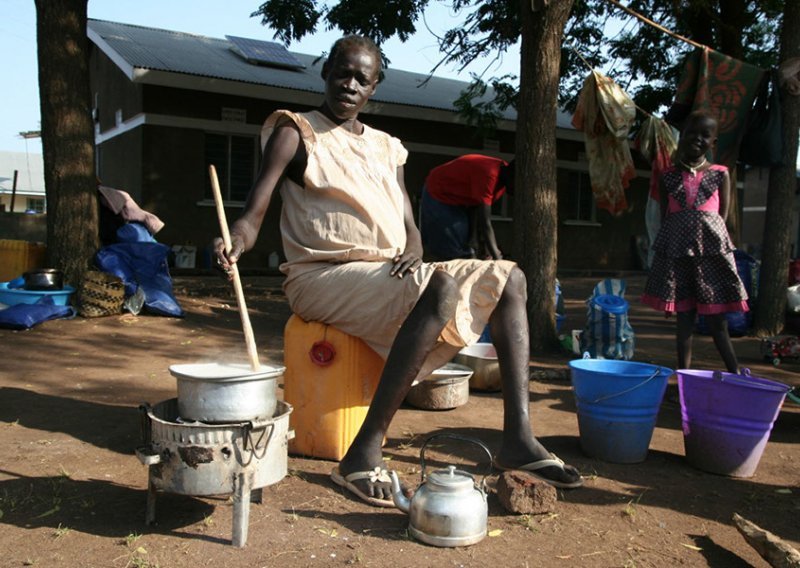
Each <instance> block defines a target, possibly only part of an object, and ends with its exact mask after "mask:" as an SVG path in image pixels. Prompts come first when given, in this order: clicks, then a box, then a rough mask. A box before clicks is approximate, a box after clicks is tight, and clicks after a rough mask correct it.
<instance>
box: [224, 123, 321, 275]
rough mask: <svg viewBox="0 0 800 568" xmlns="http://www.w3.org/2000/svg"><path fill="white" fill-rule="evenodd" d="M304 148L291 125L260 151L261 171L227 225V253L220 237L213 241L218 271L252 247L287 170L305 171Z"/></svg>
mask: <svg viewBox="0 0 800 568" xmlns="http://www.w3.org/2000/svg"><path fill="white" fill-rule="evenodd" d="M305 161H306V155H305V147H304V146H303V144H301V143H300V132H299V131H298V130H297V127H296V126H294V125H293V124H289V125H286V126H282V127H280V128H277V129H276V130H275V131H274V132H273V133H272V135H271V136H270V138H269V140H268V141H267V145H266V146H265V148H264V157H263V159H262V161H261V168H260V169H259V172H258V176H257V177H256V180H255V182H254V183H253V187H252V188H251V189H250V193H249V194H248V195H247V202H246V203H245V206H244V211H243V212H242V215H241V217H239V219H237V220H236V222H235V223H234V224H233V225H232V226H231V250H230V253H228V254H226V253H225V244H224V243H223V242H222V239H221V238H217V239H215V240H214V250H215V252H216V255H217V260H218V263H219V265H220V267H221V268H223V269H224V270H227V269H229V268H230V265H231V264H234V263H236V262H237V261H238V260H239V257H240V256H241V255H242V253H244V252H245V251H248V250H250V249H252V248H253V246H254V245H255V243H256V239H257V238H258V233H259V231H260V230H261V224H262V223H263V222H264V216H265V215H266V213H267V209H268V208H269V204H270V201H271V200H272V194H273V193H274V192H275V188H276V187H277V185H278V182H279V181H280V180H281V177H282V176H283V175H284V174H285V173H286V171H287V169H294V168H295V167H302V168H303V170H304V169H305Z"/></svg>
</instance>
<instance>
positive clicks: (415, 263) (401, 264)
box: [389, 250, 422, 278]
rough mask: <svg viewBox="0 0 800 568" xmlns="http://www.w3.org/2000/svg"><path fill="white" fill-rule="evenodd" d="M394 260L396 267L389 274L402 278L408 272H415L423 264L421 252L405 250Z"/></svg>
mask: <svg viewBox="0 0 800 568" xmlns="http://www.w3.org/2000/svg"><path fill="white" fill-rule="evenodd" d="M392 262H393V263H394V267H392V270H391V272H389V275H390V276H397V277H398V278H402V277H403V276H405V275H406V274H407V273H408V274H414V273H415V272H416V271H417V268H419V267H420V265H421V264H422V258H420V254H419V253H417V252H413V251H409V250H405V251H403V252H402V253H401V254H398V255H397V256H395V257H394V258H393V259H392Z"/></svg>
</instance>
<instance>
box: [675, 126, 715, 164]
mask: <svg viewBox="0 0 800 568" xmlns="http://www.w3.org/2000/svg"><path fill="white" fill-rule="evenodd" d="M716 141H717V123H716V121H714V120H713V119H711V118H698V119H696V120H692V121H691V122H690V123H689V124H687V125H686V128H685V129H684V130H683V133H682V134H681V139H680V146H681V154H682V155H683V157H684V158H686V159H699V158H700V157H702V156H705V155H706V153H707V152H708V151H709V150H710V149H711V148H712V147H713V146H714V144H715V143H716Z"/></svg>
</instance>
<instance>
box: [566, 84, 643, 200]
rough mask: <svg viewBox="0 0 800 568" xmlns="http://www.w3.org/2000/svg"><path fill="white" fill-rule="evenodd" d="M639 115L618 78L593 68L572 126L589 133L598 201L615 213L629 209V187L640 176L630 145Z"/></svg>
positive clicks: (591, 170)
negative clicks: (635, 121) (614, 78)
mask: <svg viewBox="0 0 800 568" xmlns="http://www.w3.org/2000/svg"><path fill="white" fill-rule="evenodd" d="M635 118H636V106H635V105H634V103H633V100H631V98H630V97H629V96H628V95H627V94H626V93H625V92H624V91H623V90H622V89H621V88H620V87H619V85H617V84H616V83H614V81H612V80H611V79H609V78H608V77H606V76H605V75H603V74H602V73H599V72H598V71H595V70H592V72H591V74H590V75H589V76H588V77H587V78H586V80H585V81H584V83H583V88H582V89H581V92H580V95H579V97H578V105H577V108H576V110H575V114H574V115H573V117H572V126H574V127H575V128H576V129H578V130H582V131H583V132H584V134H585V143H586V155H587V158H588V160H589V179H590V180H591V184H592V192H593V193H594V197H595V201H596V204H597V206H598V207H600V208H602V209H606V210H607V211H609V212H610V213H611V214H613V215H619V214H621V213H622V212H623V211H624V210H625V209H627V207H628V203H627V201H626V199H625V189H626V188H627V187H628V185H629V183H630V180H631V179H632V178H633V177H635V175H636V171H635V169H634V167H633V158H632V157H631V150H630V146H629V144H628V132H630V129H631V125H632V124H633V121H634V119H635Z"/></svg>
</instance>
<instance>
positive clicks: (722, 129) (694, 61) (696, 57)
mask: <svg viewBox="0 0 800 568" xmlns="http://www.w3.org/2000/svg"><path fill="white" fill-rule="evenodd" d="M764 73H765V71H764V70H763V69H760V68H758V67H755V66H753V65H750V64H748V63H744V62H742V61H739V60H738V59H734V58H732V57H728V56H727V55H723V54H722V53H719V52H717V51H713V50H711V49H709V48H703V49H700V48H698V49H695V50H694V51H693V52H692V53H690V54H689V55H688V56H687V57H686V61H685V62H684V64H683V71H682V73H681V78H680V81H679V82H678V89H677V91H676V93H675V100H674V102H673V103H672V106H671V107H670V109H669V111H668V112H667V116H666V121H667V122H669V123H670V124H672V125H674V126H676V127H677V128H678V129H680V128H681V126H682V123H683V120H684V119H685V118H686V117H687V116H688V115H689V113H690V112H692V111H696V110H705V111H708V112H710V113H711V114H712V115H713V116H714V117H715V118H716V119H717V123H718V125H719V131H718V140H717V145H716V149H715V155H714V156H713V160H712V161H713V162H716V163H718V164H722V165H725V166H728V168H729V169H731V170H733V169H734V168H735V167H736V160H737V158H738V156H739V143H740V142H741V138H742V134H743V133H744V129H745V127H746V125H747V115H748V113H749V112H750V108H751V107H752V106H753V100H754V99H755V96H756V93H757V92H758V88H759V86H760V85H761V82H762V80H763V78H764Z"/></svg>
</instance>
